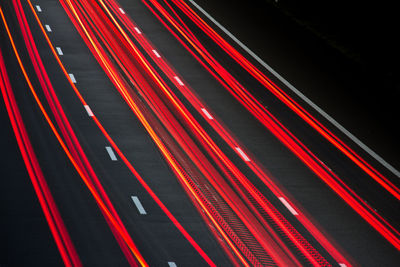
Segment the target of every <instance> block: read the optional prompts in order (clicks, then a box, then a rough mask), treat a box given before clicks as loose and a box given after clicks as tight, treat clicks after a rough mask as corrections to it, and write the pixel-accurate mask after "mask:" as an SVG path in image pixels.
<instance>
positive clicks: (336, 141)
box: [165, 0, 400, 200]
mask: <svg viewBox="0 0 400 267" xmlns="http://www.w3.org/2000/svg"><path fill="white" fill-rule="evenodd" d="M171 1H172V2H174V3H175V5H176V6H177V7H178V8H180V10H181V11H182V12H184V13H185V14H186V15H187V16H188V17H189V18H190V19H191V20H192V21H193V22H194V23H195V24H196V25H197V26H198V27H199V28H200V29H201V30H203V31H204V33H206V34H207V35H208V36H209V37H210V38H211V39H212V40H214V41H215V42H216V43H217V44H218V45H219V46H220V47H221V48H222V49H223V50H224V51H225V52H226V53H227V54H228V55H229V56H231V58H233V59H234V60H235V61H236V62H237V63H238V64H239V65H240V66H242V67H243V68H244V69H245V70H246V71H247V72H248V73H250V74H251V75H252V76H253V77H254V78H255V79H257V81H259V82H260V83H261V84H262V85H263V86H264V87H265V88H267V89H268V90H269V91H270V92H272V93H273V94H274V95H275V96H276V97H277V98H278V99H279V100H281V101H282V102H283V103H284V104H285V105H287V106H288V107H289V108H290V109H291V110H292V111H293V112H295V113H296V114H297V115H298V116H299V117H300V118H302V119H303V120H304V121H305V122H306V123H308V124H309V125H310V126H311V127H312V128H314V129H315V130H316V131H317V132H318V133H319V134H321V135H322V136H323V137H324V138H325V139H326V140H328V141H329V142H330V143H331V144H332V145H334V146H335V147H336V148H337V149H338V150H339V151H341V152H342V153H343V154H344V155H346V156H347V157H348V158H349V159H350V160H351V161H353V162H354V163H355V164H356V165H357V166H358V167H359V168H361V169H362V170H363V171H364V172H365V173H367V174H368V175H369V176H370V177H371V178H372V179H374V180H375V181H376V182H377V183H378V184H379V185H381V186H382V187H383V188H385V189H386V190H387V191H388V192H389V193H390V194H392V195H393V196H394V197H395V198H397V199H398V200H400V188H398V187H396V186H395V185H394V184H393V183H392V182H391V181H390V180H389V179H388V178H386V177H385V176H384V175H383V174H381V173H380V172H379V171H378V170H376V169H375V168H374V167H373V166H371V165H370V164H369V163H368V162H366V161H365V160H364V159H363V158H362V157H361V156H360V155H358V154H357V153H356V152H355V151H354V150H352V149H351V148H350V147H349V146H348V145H346V144H345V143H344V142H343V141H342V140H340V138H339V137H337V136H336V135H335V134H334V133H332V132H331V131H329V129H328V128H326V127H325V126H324V125H322V123H321V122H319V121H318V120H317V119H316V118H315V117H313V116H312V115H311V114H310V113H309V112H307V111H306V110H305V109H304V108H303V107H301V105H300V104H298V103H297V102H296V101H295V100H294V99H293V98H291V97H290V96H289V95H288V94H286V93H285V92H284V91H283V90H282V89H281V88H279V87H278V86H277V85H276V84H275V83H273V82H272V81H271V80H270V79H268V77H267V76H266V75H265V74H264V73H262V72H261V71H260V70H259V69H258V68H257V67H255V66H254V65H253V64H252V63H251V62H250V61H249V60H248V59H246V58H245V57H244V56H243V55H242V54H241V53H239V52H238V51H237V50H236V49H235V48H234V47H232V46H231V45H230V44H229V43H228V42H227V41H225V40H224V39H223V38H222V37H221V36H220V35H219V34H218V33H217V32H216V31H214V30H213V29H212V28H211V27H210V26H209V25H208V24H207V23H206V22H205V21H204V20H203V19H201V18H200V17H199V16H198V15H197V14H196V13H195V12H194V11H193V10H192V9H191V8H190V7H189V6H188V5H187V3H185V2H184V1H182V0H171ZM165 2H166V1H165Z"/></svg>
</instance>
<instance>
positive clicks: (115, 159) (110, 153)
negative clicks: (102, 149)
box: [106, 146, 117, 161]
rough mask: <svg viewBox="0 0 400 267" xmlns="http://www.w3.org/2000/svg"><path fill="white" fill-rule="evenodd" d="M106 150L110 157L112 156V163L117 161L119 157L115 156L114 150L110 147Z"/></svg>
mask: <svg viewBox="0 0 400 267" xmlns="http://www.w3.org/2000/svg"><path fill="white" fill-rule="evenodd" d="M106 150H107V152H108V155H109V156H110V158H111V160H112V161H117V157H116V156H115V154H114V151H113V150H112V148H111V147H110V146H106Z"/></svg>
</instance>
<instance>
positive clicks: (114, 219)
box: [4, 0, 147, 266]
mask: <svg viewBox="0 0 400 267" xmlns="http://www.w3.org/2000/svg"><path fill="white" fill-rule="evenodd" d="M13 5H14V7H15V10H16V14H17V18H18V21H19V23H20V26H21V30H22V33H23V37H24V40H25V44H26V45H27V48H28V54H29V55H30V57H31V61H32V63H33V65H34V67H35V70H36V74H37V75H38V76H40V77H38V78H39V81H41V82H42V83H43V84H42V89H43V90H44V92H45V95H46V96H50V94H53V95H55V94H54V91H53V90H51V89H52V86H51V83H50V82H49V79H48V77H47V72H46V71H45V69H44V68H43V63H42V62H41V59H40V57H39V55H38V52H37V49H36V45H35V43H34V42H33V39H32V35H31V32H30V29H29V26H22V25H27V22H26V18H25V15H24V13H23V9H22V6H21V3H20V2H17V1H16V0H15V1H13ZM4 23H5V24H6V22H5V21H4ZM6 28H7V34H8V36H9V39H10V42H11V44H12V46H13V50H14V53H15V55H16V57H17V59H18V62H19V64H20V67H21V70H22V72H23V74H24V77H25V79H26V81H27V83H28V85H29V88H30V90H31V93H32V94H33V96H34V99H35V101H36V103H37V104H38V106H39V108H40V110H41V112H42V114H43V115H44V117H45V119H46V121H47V123H48V124H49V126H50V128H51V130H52V131H53V133H54V135H55V136H56V138H57V140H58V142H59V143H60V145H61V147H62V148H63V150H64V152H65V153H66V155H67V157H68V158H69V159H70V161H71V163H72V164H73V166H74V167H75V169H76V170H77V172H78V174H79V175H80V177H81V178H82V180H83V182H84V183H85V185H86V186H87V187H88V189H89V191H90V192H91V193H92V195H93V197H94V198H95V200H96V202H97V204H98V206H99V207H100V210H101V211H102V213H103V215H104V216H105V218H106V221H107V223H109V225H110V228H111V230H112V232H113V234H114V236H115V237H116V239H117V241H118V243H119V244H120V246H121V248H122V249H123V252H124V254H125V256H126V258H127V260H128V262H129V263H130V264H131V266H137V264H138V262H139V264H140V265H142V266H147V263H146V262H145V261H144V259H143V257H142V256H141V254H140V252H139V251H138V249H137V247H136V245H135V244H134V243H133V241H132V239H131V237H130V236H129V234H128V233H127V231H126V229H125V227H124V226H123V224H122V222H121V221H120V219H119V217H118V215H117V214H116V211H115V210H114V209H113V207H112V204H111V202H110V200H109V199H108V197H107V195H106V194H105V191H104V189H103V188H102V187H101V185H100V182H99V181H98V179H97V177H96V176H95V174H94V176H88V174H87V171H88V170H89V171H90V170H91V166H90V165H89V163H88V162H87V158H86V156H85V155H84V154H80V155H79V156H81V157H82V159H81V158H79V157H77V156H76V155H77V153H78V152H77V151H76V150H75V149H73V150H72V152H70V150H69V149H70V148H69V146H70V145H71V144H68V142H67V144H66V143H65V142H64V141H63V138H62V137H61V135H60V134H59V133H58V131H57V130H56V127H55V126H54V124H53V123H52V121H51V119H50V117H49V115H48V114H47V112H46V110H45V109H44V107H43V105H42V104H41V101H40V99H39V98H38V96H37V94H36V91H35V90H34V88H33V86H32V84H31V82H30V79H29V77H28V75H27V74H26V71H25V68H24V66H23V64H22V61H21V59H20V57H19V53H18V51H17V49H16V47H15V44H14V41H13V38H12V36H11V34H10V32H9V29H8V26H7V27H6ZM39 69H40V71H38V70H39ZM41 75H44V77H41ZM47 82H48V83H47ZM46 89H47V90H49V91H50V92H49V91H47V92H46ZM48 101H49V102H50V103H49V104H50V107H52V105H57V106H59V108H60V109H59V110H57V112H60V114H58V115H60V116H62V117H65V114H63V110H62V108H61V106H60V104H59V102H58V99H57V98H56V97H55V98H53V99H50V98H48ZM52 101H54V103H52ZM57 112H54V110H53V115H55V116H56V118H57ZM65 119H66V117H65ZM64 123H65V125H64V127H67V128H70V125H69V123H68V121H67V120H65V121H64ZM58 126H59V127H60V128H61V129H63V125H62V124H61V123H60V121H58ZM64 129H65V128H64ZM71 131H72V128H71ZM62 134H63V131H62ZM66 134H67V136H65V133H64V134H63V135H64V138H66V139H67V141H69V142H71V141H70V140H71V139H70V140H68V139H69V138H72V140H74V139H76V137H75V134H74V133H73V131H72V132H66ZM73 145H74V146H76V148H77V149H78V151H82V152H81V153H83V150H82V148H81V147H80V145H79V143H78V142H77V141H76V143H74V144H73ZM72 148H74V147H72ZM81 160H84V161H86V162H87V164H88V165H85V166H83V165H82V162H81ZM99 191H100V192H99Z"/></svg>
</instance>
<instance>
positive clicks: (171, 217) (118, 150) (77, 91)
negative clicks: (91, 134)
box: [28, 1, 215, 266]
mask: <svg viewBox="0 0 400 267" xmlns="http://www.w3.org/2000/svg"><path fill="white" fill-rule="evenodd" d="M28 3H29V5H30V8H31V11H32V13H33V15H34V16H35V19H36V21H37V23H38V25H39V27H40V28H41V31H42V33H43V35H44V37H45V39H46V42H47V43H48V45H49V47H50V49H51V51H52V53H53V55H54V57H55V59H56V61H57V63H58V65H59V66H60V68H61V69H62V71H63V73H64V75H65V76H66V77H67V78H68V77H69V76H68V73H67V71H66V69H65V67H64V65H63V64H62V62H61V60H60V58H59V56H58V55H57V53H56V51H55V49H54V46H53V45H52V43H51V41H50V39H49V37H48V35H47V33H46V31H45V30H44V28H43V25H42V24H41V22H40V19H39V17H38V16H37V14H36V13H35V11H34V8H33V5H32V3H31V1H28ZM68 81H69V82H70V85H71V87H72V88H73V91H74V93H75V94H76V95H77V97H78V98H79V100H80V101H81V103H82V104H83V105H84V106H85V107H86V106H88V105H87V103H86V101H85V100H84V99H83V97H82V95H81V94H80V92H79V90H78V88H77V87H76V86H75V84H74V83H72V81H71V80H70V79H68ZM91 117H92V119H93V120H94V122H95V123H96V125H97V127H98V128H99V129H100V131H101V132H102V133H103V135H104V136H105V138H106V139H107V140H108V142H109V143H110V144H111V146H112V147H113V149H114V150H115V151H116V153H117V154H118V156H119V157H120V158H121V159H122V161H123V162H124V163H125V165H126V166H127V167H128V169H129V170H130V171H131V173H132V174H133V175H134V177H135V178H136V179H137V180H138V181H139V183H140V184H141V185H142V186H143V187H144V189H145V190H146V191H147V192H148V194H149V195H150V196H151V197H152V198H153V200H154V201H155V202H156V203H157V205H158V206H159V207H160V208H161V210H162V211H163V212H164V213H165V214H166V215H167V217H168V218H169V219H170V220H171V222H172V223H173V224H174V225H175V227H176V228H177V229H178V230H179V231H180V232H181V233H182V235H183V236H184V237H185V238H186V239H187V240H188V242H189V243H190V244H191V245H192V246H193V247H194V248H195V249H196V251H197V252H198V253H199V254H200V255H201V256H202V257H203V258H204V259H205V261H206V262H207V263H208V264H209V265H210V266H215V264H214V263H213V262H212V261H211V259H210V258H209V257H208V255H207V254H206V253H205V252H204V251H203V250H202V249H201V247H200V246H199V245H198V244H197V243H196V242H195V241H194V239H193V238H192V237H191V236H190V235H189V233H188V232H187V231H186V230H185V229H184V228H183V226H182V225H181V224H180V223H179V222H178V220H177V219H176V218H175V217H174V216H173V215H172V213H171V212H170V211H169V210H168V208H167V207H166V206H165V205H164V204H163V203H162V202H161V200H160V199H159V198H158V197H157V195H156V194H155V193H154V191H153V190H152V189H151V188H150V187H149V185H148V184H147V183H146V182H145V180H144V179H143V178H142V177H141V176H140V175H139V173H138V172H137V171H136V169H135V168H134V167H133V166H132V164H131V163H130V162H129V161H128V159H127V158H126V156H125V155H124V154H123V153H122V151H121V150H120V149H119V147H118V146H117V145H116V143H115V142H114V140H113V139H112V138H111V137H110V135H109V134H108V133H107V131H106V130H105V129H104V127H103V125H102V124H101V123H100V121H99V120H98V119H97V117H96V116H94V114H92V116H91Z"/></svg>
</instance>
